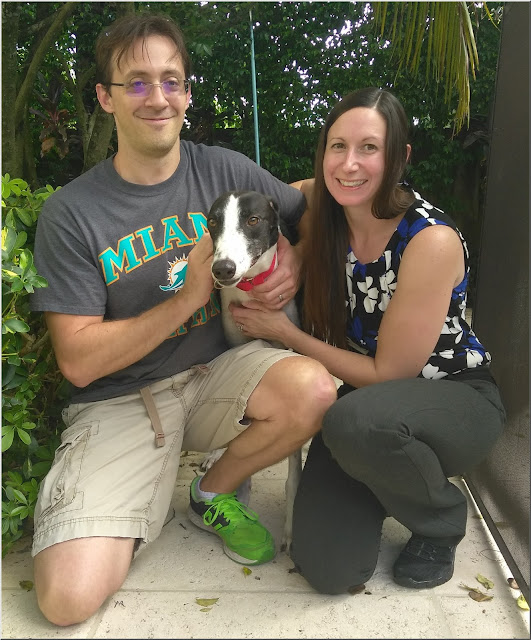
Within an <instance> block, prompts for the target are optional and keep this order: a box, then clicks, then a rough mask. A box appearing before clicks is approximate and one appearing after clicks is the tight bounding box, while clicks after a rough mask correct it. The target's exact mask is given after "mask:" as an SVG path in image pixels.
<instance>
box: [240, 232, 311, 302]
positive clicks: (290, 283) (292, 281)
mask: <svg viewBox="0 0 531 640" xmlns="http://www.w3.org/2000/svg"><path fill="white" fill-rule="evenodd" d="M277 250H278V266H277V268H276V269H275V271H273V273H272V274H271V275H270V276H269V277H268V278H267V280H266V281H265V282H264V283H262V284H259V285H256V287H253V290H252V296H253V298H255V299H256V300H258V301H259V302H261V303H262V304H263V305H264V306H265V308H267V309H271V310H273V309H282V307H283V306H284V305H285V304H286V302H289V301H290V300H291V299H292V298H293V297H294V296H295V294H296V293H297V290H298V288H299V276H300V271H301V260H300V257H299V254H298V253H297V252H296V251H295V249H294V248H293V247H292V246H291V244H290V242H289V240H288V239H287V238H285V237H284V236H283V235H282V234H280V235H279V238H278V245H277Z"/></svg>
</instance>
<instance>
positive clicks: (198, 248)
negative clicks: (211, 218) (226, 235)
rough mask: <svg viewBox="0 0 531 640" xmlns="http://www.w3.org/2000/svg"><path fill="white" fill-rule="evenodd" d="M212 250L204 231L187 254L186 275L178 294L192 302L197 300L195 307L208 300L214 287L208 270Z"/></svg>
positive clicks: (210, 263)
mask: <svg viewBox="0 0 531 640" xmlns="http://www.w3.org/2000/svg"><path fill="white" fill-rule="evenodd" d="M213 252H214V249H213V246H212V238H211V237H210V234H209V233H208V232H205V233H204V234H203V235H202V236H201V239H200V240H199V242H198V243H197V244H196V245H195V247H194V248H193V249H192V250H191V251H190V253H189V254H188V266H187V267H186V277H185V280H184V285H183V288H182V289H181V290H180V293H179V295H180V296H181V297H186V298H189V299H190V300H193V301H194V302H196V301H197V302H196V304H197V307H195V308H196V309H199V308H200V307H202V306H203V305H205V304H206V303H207V302H208V301H209V300H210V294H211V292H212V289H213V288H214V281H213V280H212V271H211V270H210V267H211V265H212V255H213Z"/></svg>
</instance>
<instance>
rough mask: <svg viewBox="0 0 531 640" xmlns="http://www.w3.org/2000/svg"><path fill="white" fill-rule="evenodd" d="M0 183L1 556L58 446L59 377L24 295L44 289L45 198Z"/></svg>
mask: <svg viewBox="0 0 531 640" xmlns="http://www.w3.org/2000/svg"><path fill="white" fill-rule="evenodd" d="M53 191H54V190H53V188H52V187H50V186H47V187H45V188H43V189H39V190H38V191H36V192H32V191H31V190H30V189H29V187H28V185H27V183H26V182H25V181H24V180H21V179H11V178H10V176H9V175H8V174H6V175H5V176H4V177H3V178H2V454H3V464H2V553H3V554H4V553H5V552H6V551H7V550H9V548H10V547H11V545H12V544H13V542H15V540H17V539H18V538H20V536H21V535H22V533H23V531H24V527H25V525H26V523H28V522H29V523H30V524H31V519H32V516H33V510H34V507H35V501H36V498H37V492H38V487H39V481H40V480H41V478H42V477H43V476H44V475H45V474H46V473H47V471H48V469H49V468H50V465H51V461H52V460H53V455H54V451H55V448H56V446H57V444H58V435H57V434H58V418H59V411H60V402H61V394H62V389H61V386H62V378H61V375H60V374H59V372H58V370H57V366H56V364H55V360H54V358H53V353H52V350H51V346H50V341H49V339H48V335H47V332H46V329H45V327H44V325H43V323H42V320H41V318H40V317H38V316H35V315H33V314H31V312H30V311H29V306H28V296H29V294H30V293H31V292H32V291H33V290H34V289H35V288H38V287H45V286H47V283H46V280H44V278H42V277H40V276H39V275H38V274H37V272H36V269H35V266H34V264H33V253H32V250H33V240H34V235H35V225H36V222H37V218H38V215H39V211H40V209H41V207H42V204H43V202H44V201H45V200H46V198H47V197H48V196H49V195H50V193H53Z"/></svg>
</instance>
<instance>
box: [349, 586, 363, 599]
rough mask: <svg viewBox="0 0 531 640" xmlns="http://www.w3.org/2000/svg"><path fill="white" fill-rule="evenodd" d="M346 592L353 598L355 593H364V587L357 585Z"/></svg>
mask: <svg viewBox="0 0 531 640" xmlns="http://www.w3.org/2000/svg"><path fill="white" fill-rule="evenodd" d="M347 591H348V592H349V593H350V595H351V596H355V595H356V594H357V593H361V592H362V591H365V585H364V584H357V585H356V586H355V587H349V588H348V589H347Z"/></svg>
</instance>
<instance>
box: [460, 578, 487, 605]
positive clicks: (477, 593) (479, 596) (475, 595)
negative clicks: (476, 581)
mask: <svg viewBox="0 0 531 640" xmlns="http://www.w3.org/2000/svg"><path fill="white" fill-rule="evenodd" d="M459 586H460V587H461V588H462V589H466V590H467V591H468V595H469V596H470V597H471V598H472V600H475V601H476V602H485V601H487V600H492V598H493V597H494V596H489V595H488V594H486V593H483V591H481V589H476V587H469V586H468V585H466V584H465V583H464V582H461V584H460V585H459Z"/></svg>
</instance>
